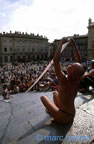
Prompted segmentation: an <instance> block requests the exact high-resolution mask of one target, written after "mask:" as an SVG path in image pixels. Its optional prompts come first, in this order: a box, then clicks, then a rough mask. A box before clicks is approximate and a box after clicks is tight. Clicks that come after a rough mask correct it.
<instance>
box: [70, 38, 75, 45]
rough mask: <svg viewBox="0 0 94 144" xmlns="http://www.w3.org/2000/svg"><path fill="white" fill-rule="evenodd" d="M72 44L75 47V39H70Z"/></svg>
mask: <svg viewBox="0 0 94 144" xmlns="http://www.w3.org/2000/svg"><path fill="white" fill-rule="evenodd" d="M70 44H71V45H72V46H74V45H75V41H74V39H72V38H71V39H70Z"/></svg>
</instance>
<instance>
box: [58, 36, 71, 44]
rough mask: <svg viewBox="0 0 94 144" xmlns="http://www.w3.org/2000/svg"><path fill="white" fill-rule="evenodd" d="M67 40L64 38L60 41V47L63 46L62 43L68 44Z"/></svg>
mask: <svg viewBox="0 0 94 144" xmlns="http://www.w3.org/2000/svg"><path fill="white" fill-rule="evenodd" d="M68 41H69V40H68V38H66V37H64V38H62V39H61V40H60V45H63V44H64V43H66V42H68Z"/></svg>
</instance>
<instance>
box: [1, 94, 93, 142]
mask: <svg viewBox="0 0 94 144" xmlns="http://www.w3.org/2000/svg"><path fill="white" fill-rule="evenodd" d="M42 95H47V96H48V97H49V98H50V99H51V100H52V92H31V93H22V94H17V95H13V98H11V99H10V102H9V103H6V102H4V101H3V100H2V97H1V96H0V144H37V143H39V144H44V143H45V144H46V143H47V144H48V143H49V144H61V143H73V144H74V143H78V144H79V143H90V142H91V141H92V140H93V139H94V100H93V96H91V95H89V94H88V95H82V94H81V93H78V96H77V98H76V100H75V106H76V116H75V119H74V122H73V123H70V124H68V125H59V124H55V123H53V122H52V121H51V118H50V116H49V114H47V113H46V112H45V108H44V106H43V105H42V103H41V101H40V96H42ZM92 143H93V142H92Z"/></svg>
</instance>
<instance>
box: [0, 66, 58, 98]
mask: <svg viewBox="0 0 94 144" xmlns="http://www.w3.org/2000/svg"><path fill="white" fill-rule="evenodd" d="M46 66H47V63H43V64H32V63H23V64H16V65H4V66H2V67H0V83H1V85H2V95H3V97H4V99H8V98H9V95H10V94H16V93H19V92H25V91H26V90H28V88H30V87H31V85H32V84H33V83H34V82H35V81H36V79H38V77H39V76H40V75H41V73H42V72H43V71H44V69H45V67H46ZM55 88H56V75H55V72H54V69H53V67H51V68H50V69H49V70H48V72H47V73H46V74H45V75H44V76H43V77H42V78H41V79H40V81H39V82H38V83H37V84H36V85H35V86H34V87H33V88H32V89H31V91H32V90H37V91H47V90H53V89H55Z"/></svg>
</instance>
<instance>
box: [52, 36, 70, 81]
mask: <svg viewBox="0 0 94 144" xmlns="http://www.w3.org/2000/svg"><path fill="white" fill-rule="evenodd" d="M67 41H68V40H67V39H66V38H63V39H61V41H60V43H59V45H58V48H57V49H56V52H55V55H54V58H53V62H54V68H55V73H56V75H57V77H58V81H59V82H61V81H62V80H64V79H66V77H65V74H64V73H63V72H62V70H61V66H60V64H59V60H60V56H61V49H62V45H63V44H64V43H66V42H67Z"/></svg>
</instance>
